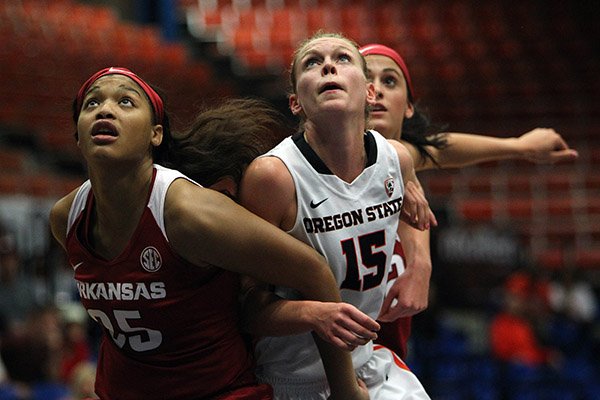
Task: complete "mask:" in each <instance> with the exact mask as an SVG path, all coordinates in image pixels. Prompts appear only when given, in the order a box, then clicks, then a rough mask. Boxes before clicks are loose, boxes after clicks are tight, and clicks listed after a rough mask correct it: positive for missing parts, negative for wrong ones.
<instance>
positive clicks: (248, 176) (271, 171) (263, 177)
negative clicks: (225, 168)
mask: <svg viewBox="0 0 600 400" xmlns="http://www.w3.org/2000/svg"><path fill="white" fill-rule="evenodd" d="M242 185H243V186H242V187H243V188H252V187H262V188H264V189H265V190H267V191H269V192H270V191H272V190H280V189H285V188H286V187H287V188H290V187H291V188H293V185H294V182H293V180H292V175H291V174H290V172H289V170H288V169H287V167H286V165H285V164H284V162H283V161H282V160H281V159H280V158H278V157H260V158H257V159H255V160H254V161H252V163H250V165H249V166H248V168H247V169H246V172H245V173H244V178H243V180H242Z"/></svg>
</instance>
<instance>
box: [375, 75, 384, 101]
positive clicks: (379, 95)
mask: <svg viewBox="0 0 600 400" xmlns="http://www.w3.org/2000/svg"><path fill="white" fill-rule="evenodd" d="M373 86H374V87H375V96H376V97H377V98H378V99H381V98H382V97H383V90H381V82H379V80H377V79H374V80H373Z"/></svg>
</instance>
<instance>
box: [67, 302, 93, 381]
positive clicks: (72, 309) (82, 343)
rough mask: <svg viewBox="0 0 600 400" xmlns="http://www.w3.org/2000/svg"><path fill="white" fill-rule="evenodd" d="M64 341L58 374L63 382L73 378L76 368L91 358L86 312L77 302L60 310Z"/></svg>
mask: <svg viewBox="0 0 600 400" xmlns="http://www.w3.org/2000/svg"><path fill="white" fill-rule="evenodd" d="M62 316H63V320H64V342H63V348H62V354H61V363H60V371H59V376H60V380H61V382H63V383H69V382H71V381H72V379H73V375H74V374H75V372H76V369H77V368H78V367H79V366H80V365H81V364H83V363H85V362H88V361H90V360H91V357H92V351H91V347H90V343H89V337H88V335H87V318H88V317H87V312H86V311H85V309H84V308H83V307H82V306H81V304H79V303H71V304H69V305H68V306H64V307H63V310H62Z"/></svg>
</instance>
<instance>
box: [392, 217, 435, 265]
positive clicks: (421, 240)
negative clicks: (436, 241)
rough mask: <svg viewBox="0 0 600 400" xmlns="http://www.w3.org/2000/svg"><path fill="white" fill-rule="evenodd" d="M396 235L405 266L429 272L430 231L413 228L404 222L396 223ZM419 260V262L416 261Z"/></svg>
mask: <svg viewBox="0 0 600 400" xmlns="http://www.w3.org/2000/svg"><path fill="white" fill-rule="evenodd" d="M398 235H399V236H400V241H401V243H402V249H403V251H404V257H405V259H406V267H407V268H415V267H416V268H419V269H420V270H421V271H420V272H422V273H426V274H428V275H430V274H431V248H430V243H429V240H430V231H429V230H425V231H420V230H417V229H414V228H413V227H411V226H409V225H408V224H406V223H404V222H400V224H399V225H398ZM417 261H420V262H417Z"/></svg>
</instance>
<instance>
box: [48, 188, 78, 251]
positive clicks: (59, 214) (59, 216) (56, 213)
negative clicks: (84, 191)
mask: <svg viewBox="0 0 600 400" xmlns="http://www.w3.org/2000/svg"><path fill="white" fill-rule="evenodd" d="M77 190H79V188H77V189H75V190H73V191H72V192H71V193H69V194H68V195H66V196H65V197H63V198H62V199H60V200H58V201H57V202H56V203H55V204H54V205H53V206H52V208H51V209H50V229H51V231H52V235H53V236H54V238H55V239H56V240H57V241H58V242H59V243H60V245H61V246H63V247H65V241H66V239H67V221H68V219H69V210H70V209H71V205H72V204H73V200H74V199H75V194H76V193H77Z"/></svg>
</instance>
